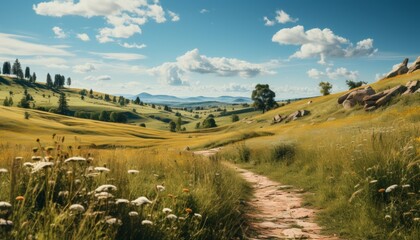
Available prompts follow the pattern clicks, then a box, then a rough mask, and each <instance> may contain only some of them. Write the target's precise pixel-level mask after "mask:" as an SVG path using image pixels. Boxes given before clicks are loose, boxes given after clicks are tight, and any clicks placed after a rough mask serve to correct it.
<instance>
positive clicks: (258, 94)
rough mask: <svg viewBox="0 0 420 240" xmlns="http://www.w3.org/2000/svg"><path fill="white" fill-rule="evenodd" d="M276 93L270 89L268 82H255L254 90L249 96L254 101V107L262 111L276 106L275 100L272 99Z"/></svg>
mask: <svg viewBox="0 0 420 240" xmlns="http://www.w3.org/2000/svg"><path fill="white" fill-rule="evenodd" d="M275 97H276V93H274V92H273V91H271V90H270V86H269V85H268V84H257V85H256V86H255V90H253V91H252V95H251V98H252V100H253V101H254V107H255V108H256V109H258V110H262V113H265V111H268V110H270V109H273V108H275V107H277V106H278V105H277V102H276V101H275V100H274V98H275Z"/></svg>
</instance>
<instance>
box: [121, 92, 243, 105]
mask: <svg viewBox="0 0 420 240" xmlns="http://www.w3.org/2000/svg"><path fill="white" fill-rule="evenodd" d="M126 97H127V98H129V99H136V97H139V98H140V100H141V101H142V102H146V103H157V104H167V105H180V104H182V105H185V104H195V103H203V102H207V103H208V102H213V103H249V102H251V99H250V98H247V97H232V96H220V97H204V96H198V97H187V98H180V97H175V96H171V95H152V94H149V93H146V92H142V93H140V94H137V95H126Z"/></svg>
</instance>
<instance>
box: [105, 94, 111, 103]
mask: <svg viewBox="0 0 420 240" xmlns="http://www.w3.org/2000/svg"><path fill="white" fill-rule="evenodd" d="M104 100H105V101H107V102H110V101H111V98H110V97H109V95H108V94H105V98H104Z"/></svg>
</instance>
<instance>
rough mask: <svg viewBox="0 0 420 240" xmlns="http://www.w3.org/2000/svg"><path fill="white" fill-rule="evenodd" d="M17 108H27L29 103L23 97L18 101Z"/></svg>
mask: <svg viewBox="0 0 420 240" xmlns="http://www.w3.org/2000/svg"><path fill="white" fill-rule="evenodd" d="M18 107H21V108H29V101H28V100H27V98H26V96H23V97H22V99H20V102H19V104H18Z"/></svg>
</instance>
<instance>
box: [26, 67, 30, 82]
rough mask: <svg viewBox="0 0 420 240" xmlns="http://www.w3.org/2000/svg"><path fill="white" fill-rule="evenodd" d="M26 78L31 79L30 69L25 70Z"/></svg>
mask: <svg viewBox="0 0 420 240" xmlns="http://www.w3.org/2000/svg"><path fill="white" fill-rule="evenodd" d="M25 78H26V79H29V78H31V70H30V69H29V67H26V68H25Z"/></svg>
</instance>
